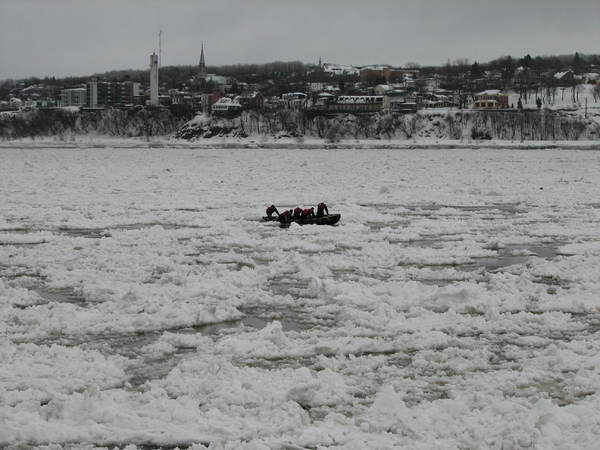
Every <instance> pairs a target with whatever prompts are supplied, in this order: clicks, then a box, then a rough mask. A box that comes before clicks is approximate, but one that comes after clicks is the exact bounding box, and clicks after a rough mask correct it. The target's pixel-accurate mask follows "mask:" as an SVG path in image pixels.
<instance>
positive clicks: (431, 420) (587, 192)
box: [0, 147, 600, 449]
mask: <svg viewBox="0 0 600 450" xmlns="http://www.w3.org/2000/svg"><path fill="white" fill-rule="evenodd" d="M0 157H1V158H2V164H0V180H1V182H0V194H1V197H0V198H1V199H2V202H1V203H0V358H1V360H2V365H1V366H0V446H18V445H21V444H26V445H32V446H42V447H43V446H49V447H45V448H55V446H58V447H60V446H67V447H68V446H73V445H76V446H82V445H86V446H88V447H89V448H93V447H95V446H105V447H109V448H113V447H115V446H117V447H119V448H125V447H126V446H128V445H129V447H128V448H129V449H132V448H135V447H138V448H152V447H157V446H165V447H175V446H179V447H193V448H205V447H210V448H213V449H221V448H223V449H225V448H227V449H229V448H231V449H233V448H246V449H269V448H270V449H283V448H328V447H338V448H348V449H363V448H377V449H385V448H410V449H436V448H439V449H451V448H461V449H466V448H494V449H521V448H535V449H552V448H556V449H586V448H588V449H592V448H597V441H598V436H599V435H600V415H598V411H599V410H600V393H599V388H600V339H599V337H600V303H599V294H600V277H599V276H598V273H599V272H598V267H600V233H599V232H598V227H599V226H600V177H598V168H599V167H600V152H596V151H581V150H558V149H551V150H515V149H488V150H477V149H454V150H359V149H356V150H352V149H326V150H321V151H319V150H307V149H304V150H298V149H289V148H288V149H177V148H166V149H160V148H150V149H143V148H131V149H126V148H118V149H111V148H98V149H93V148H88V149H60V148H48V149H39V148H38V149H33V148H28V149H22V148H6V147H4V148H2V149H0ZM320 201H325V202H326V203H327V204H328V206H329V208H330V210H331V212H339V213H341V214H342V220H341V222H340V224H339V225H338V226H335V227H319V226H304V227H300V226H291V227H290V228H289V229H280V228H279V227H278V226H277V224H274V223H264V222H261V221H260V220H259V218H260V216H261V215H262V214H263V212H264V209H265V207H266V206H268V205H269V204H271V203H274V204H276V205H277V206H278V207H293V206H296V205H297V204H301V205H306V206H314V205H316V204H317V203H318V202H320Z"/></svg>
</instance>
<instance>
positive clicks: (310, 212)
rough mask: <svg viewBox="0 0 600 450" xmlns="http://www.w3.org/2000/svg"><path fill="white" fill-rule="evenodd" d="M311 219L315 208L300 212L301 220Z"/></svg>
mask: <svg viewBox="0 0 600 450" xmlns="http://www.w3.org/2000/svg"><path fill="white" fill-rule="evenodd" d="M313 217H315V208H306V209H305V210H304V211H302V218H303V219H312V218H313Z"/></svg>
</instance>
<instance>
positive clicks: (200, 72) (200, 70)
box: [198, 42, 206, 78]
mask: <svg viewBox="0 0 600 450" xmlns="http://www.w3.org/2000/svg"><path fill="white" fill-rule="evenodd" d="M198 76H199V77H200V78H205V77H206V64H205V63H204V42H203V43H202V47H201V48H200V64H198Z"/></svg>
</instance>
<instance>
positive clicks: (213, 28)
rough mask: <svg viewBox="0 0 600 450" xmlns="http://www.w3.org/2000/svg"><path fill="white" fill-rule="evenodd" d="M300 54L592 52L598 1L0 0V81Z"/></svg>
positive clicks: (373, 59) (389, 57)
mask: <svg viewBox="0 0 600 450" xmlns="http://www.w3.org/2000/svg"><path fill="white" fill-rule="evenodd" d="M160 29H162V30H163V65H172V64H176V65H179V64H197V63H198V58H199V53H200V43H201V41H204V43H205V53H206V62H207V64H208V65H212V64H234V63H260V62H269V61H274V60H287V61H289V60H300V61H303V62H317V61H318V59H319V57H322V58H323V61H326V62H337V63H343V64H357V65H362V64H372V63H388V64H394V65H402V64H405V63H406V62H417V63H419V64H442V63H444V62H445V61H446V60H447V58H451V59H456V58H469V60H470V61H475V60H478V61H488V60H490V59H493V58H496V57H498V56H502V55H506V54H512V55H514V56H522V55H524V54H527V53H530V54H532V55H538V54H559V53H573V52H575V51H580V52H583V53H600V0H495V1H486V0H422V1H419V0H410V1H408V0H396V1H394V0H368V1H367V0H171V1H167V0H0V79H4V78H9V77H10V78H21V77H27V76H46V75H48V76H67V75H87V74H92V73H95V72H103V71H106V70H112V69H129V68H134V69H140V68H146V67H147V66H148V59H149V57H148V55H149V54H150V53H151V52H152V50H153V49H155V48H156V49H157V47H158V44H157V40H158V31H159V30H160Z"/></svg>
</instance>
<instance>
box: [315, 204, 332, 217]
mask: <svg viewBox="0 0 600 450" xmlns="http://www.w3.org/2000/svg"><path fill="white" fill-rule="evenodd" d="M325 214H327V215H329V210H328V209H327V205H326V204H325V203H323V202H321V203H319V204H318V206H317V217H323V216H324V215H325Z"/></svg>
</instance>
